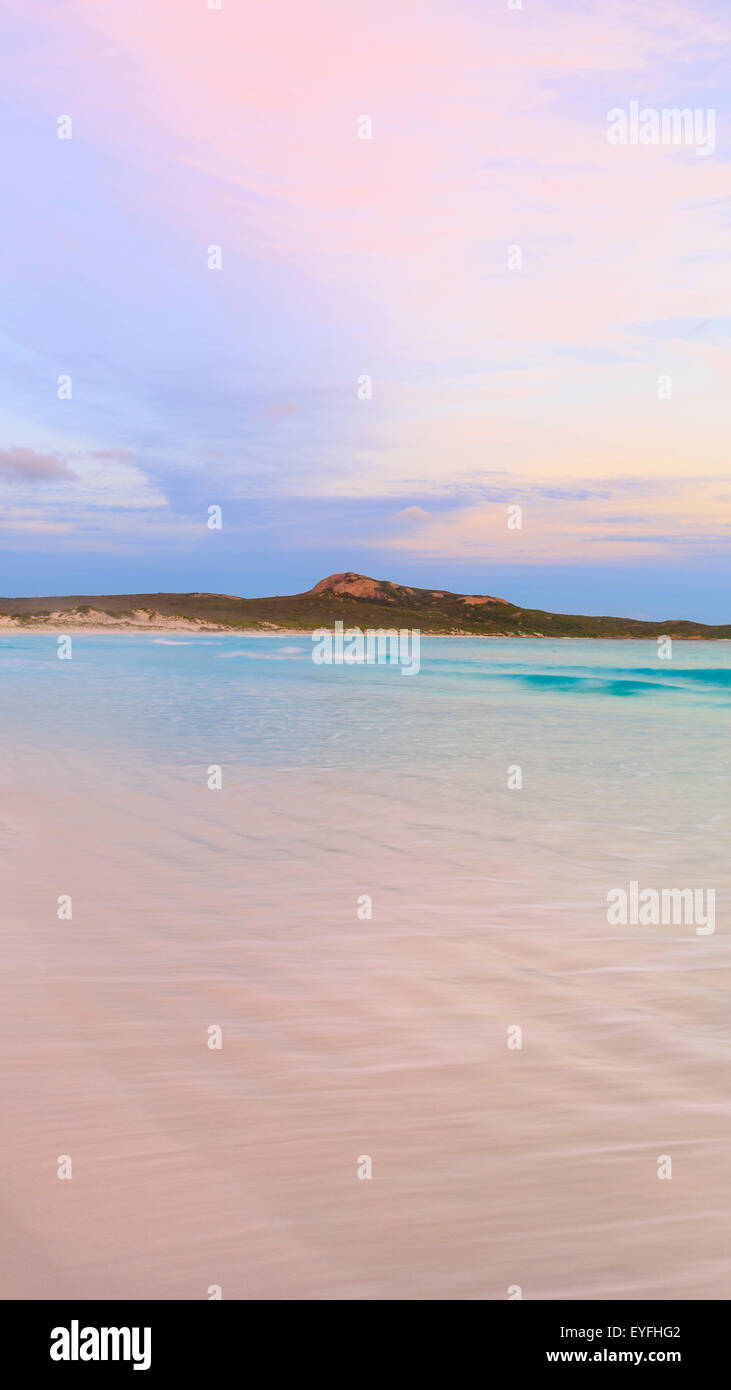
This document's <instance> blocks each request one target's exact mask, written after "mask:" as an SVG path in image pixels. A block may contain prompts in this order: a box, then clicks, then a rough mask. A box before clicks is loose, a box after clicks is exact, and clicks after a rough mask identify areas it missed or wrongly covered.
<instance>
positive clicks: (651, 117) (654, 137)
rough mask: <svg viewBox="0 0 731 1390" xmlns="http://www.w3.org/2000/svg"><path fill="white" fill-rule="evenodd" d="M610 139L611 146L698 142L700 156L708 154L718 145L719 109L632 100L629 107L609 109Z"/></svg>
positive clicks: (690, 143) (696, 145)
mask: <svg viewBox="0 0 731 1390" xmlns="http://www.w3.org/2000/svg"><path fill="white" fill-rule="evenodd" d="M607 121H608V122H609V125H608V128H607V140H608V141H609V144H610V145H691V146H693V145H695V152H696V154H697V155H701V156H702V157H705V156H706V155H709V154H713V152H714V150H715V148H716V112H715V109H714V108H713V107H712V106H709V107H707V108H706V110H705V111H704V110H703V108H702V107H700V106H695V107H690V106H684V107H682V108H679V107H676V106H662V107H660V109H659V110H658V108H657V107H655V106H643V107H641V106H640V103H639V102H638V101H631V102H630V104H629V109H628V110H627V111H625V110H624V108H623V107H622V106H615V107H613V109H612V110H611V111H608V112H607Z"/></svg>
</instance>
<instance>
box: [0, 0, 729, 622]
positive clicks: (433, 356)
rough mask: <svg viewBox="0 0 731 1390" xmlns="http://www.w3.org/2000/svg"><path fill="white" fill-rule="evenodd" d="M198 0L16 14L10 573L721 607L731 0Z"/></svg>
mask: <svg viewBox="0 0 731 1390" xmlns="http://www.w3.org/2000/svg"><path fill="white" fill-rule="evenodd" d="M216 3H217V0H154V3H153V2H151V0H47V2H46V3H43V2H42V0H24V3H23V5H20V6H13V7H11V8H7V9H6V10H5V13H4V17H3V19H2V21H1V23H0V30H1V37H2V46H3V52H4V57H5V63H4V69H5V74H4V81H3V84H2V89H1V90H0V115H1V116H2V132H3V146H4V148H3V171H4V174H3V182H4V185H5V194H6V196H5V208H4V214H3V219H2V228H1V229H0V238H1V239H2V242H3V254H2V256H0V305H1V306H2V307H1V308H0V351H1V352H2V358H3V370H2V373H1V380H0V557H1V558H0V592H2V593H3V594H5V595H26V594H61V593H86V594H94V593H110V592H156V591H180V590H184V591H188V590H196V591H200V590H204V591H220V592H225V593H233V594H242V595H250V596H253V595H260V594H270V593H291V592H300V591H302V590H304V589H307V588H309V587H311V586H312V585H313V584H314V583H315V582H316V581H317V580H318V579H320V578H322V577H323V576H324V575H326V574H328V573H331V572H334V571H340V570H346V569H354V570H357V571H359V572H361V573H365V574H370V575H374V576H376V577H378V578H384V579H391V580H394V581H396V582H399V583H407V584H412V585H419V586H423V587H438V588H451V589H454V590H457V591H461V592H469V593H480V592H482V593H491V594H498V595H501V596H503V597H506V598H508V599H510V600H512V601H514V602H517V603H520V604H521V605H525V606H530V607H535V608H546V609H555V610H557V611H568V612H586V613H616V614H623V615H627V616H636V617H646V618H653V619H662V618H665V617H675V618H677V617H688V618H694V619H697V620H700V621H707V622H729V621H731V599H730V598H729V593H730V589H731V586H730V585H729V560H728V543H729V535H730V533H731V466H730V465H729V445H728V441H729V435H730V428H729V427H730V426H731V389H730V387H731V383H730V376H729V367H730V365H731V239H730V227H731V181H730V180H729V174H730V173H731V158H730V151H731V120H730V118H729V116H730V113H729V105H730V103H731V98H730V97H729V91H728V70H729V67H728V64H729V57H730V56H731V8H729V5H728V3H727V0H692V3H687V0H686V2H685V3H682V4H677V3H675V0H643V3H642V4H638V3H637V0H632V3H627V4H624V3H623V2H622V0H612V4H611V5H607V4H606V3H605V0H577V3H572V0H550V3H549V2H548V0H523V3H522V5H520V4H519V0H512V3H511V0H368V3H367V4H366V5H356V4H344V3H343V0H220V4H221V7H220V8H217V7H216V8H209V4H212V5H214V6H215V5H216ZM633 102H637V103H638V104H639V109H640V110H641V111H643V112H646V113H647V112H650V115H649V116H645V117H643V121H644V126H643V129H644V132H645V136H646V138H644V137H643V139H642V140H639V139H638V141H637V142H636V143H631V142H629V137H628V142H627V143H619V142H614V141H613V140H610V138H608V134H609V129H610V126H611V125H612V124H613V125H614V127H615V128H617V125H618V118H617V117H616V115H615V116H614V117H612V118H611V120H610V113H611V112H614V113H616V112H617V111H619V112H622V113H629V112H630V109H631V103H633ZM686 108H689V109H690V110H692V111H698V112H699V113H700V116H701V122H700V124H698V122H697V121H696V123H695V125H693V127H692V129H691V128H690V127H689V128H686V127H685V125H683V127H682V132H681V134H682V138H681V136H680V135H679V134H678V132H677V131H676V132H675V134H676V137H677V138H675V139H671V138H670V137H668V138H665V139H664V140H663V139H658V140H657V141H655V139H654V136H653V130H654V127H653V123H652V122H653V119H654V118H653V117H652V113H653V112H658V113H659V112H661V111H662V110H672V109H675V110H680V109H686ZM709 112H711V113H712V117H710V118H709V117H708V114H707V113H709ZM709 119H710V120H712V122H713V125H712V127H711V125H709ZM658 121H659V117H658ZM668 130H670V127H668ZM711 133H712V138H710V137H711ZM216 248H217V249H216ZM212 506H216V507H220V508H221V521H222V524H221V526H220V528H218V529H216V528H213V529H212V528H211V527H210V526H209V524H208V523H209V508H210V507H212ZM515 507H519V508H520V509H521V510H520V513H519V514H516V513H515V512H512V513H511V512H510V511H509V509H510V508H515ZM516 515H518V516H519V519H520V522H521V525H520V526H516V525H515V524H514V523H513V524H512V525H508V518H509V517H510V516H512V517H513V518H515V516H516Z"/></svg>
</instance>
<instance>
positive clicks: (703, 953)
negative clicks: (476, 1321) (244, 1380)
mask: <svg viewBox="0 0 731 1390" xmlns="http://www.w3.org/2000/svg"><path fill="white" fill-rule="evenodd" d="M50 758H51V755H50V754H48V755H46V756H44V757H40V756H39V757H38V758H21V757H20V755H18V758H17V759H16V760H15V761H14V762H13V763H11V764H10V765H9V766H7V765H6V768H5V771H4V773H3V779H2V780H3V787H2V795H3V801H2V805H3V808H4V809H3V814H2V821H1V826H0V864H1V865H2V881H3V896H4V903H5V913H4V917H5V926H4V931H3V942H4V945H3V970H2V980H1V982H0V1006H1V1007H0V1015H1V1017H2V1023H1V1024H0V1027H1V1029H2V1051H3V1058H4V1066H3V1082H2V1108H3V1115H4V1122H3V1133H4V1136H5V1137H4V1141H3V1165H2V1168H3V1172H2V1183H0V1205H1V1207H2V1225H3V1230H4V1233H5V1235H4V1240H3V1248H2V1254H1V1255H0V1296H2V1297H3V1298H6V1299H8V1298H9V1299H13V1298H34V1297H35V1298H50V1297H54V1298H104V1299H106V1298H132V1299H136V1298H140V1299H142V1298H178V1299H201V1298H206V1297H207V1296H208V1290H209V1287H211V1286H213V1285H220V1286H221V1288H222V1292H223V1297H224V1298H227V1299H251V1298H273V1299H289V1298H298V1299H335V1300H337V1299H381V1298H385V1299H467V1300H470V1299H497V1300H500V1299H505V1298H506V1297H507V1296H508V1294H507V1291H508V1288H509V1287H510V1286H511V1285H520V1287H521V1288H522V1291H523V1297H524V1298H530V1299H545V1298H561V1299H579V1298H602V1297H608V1298H625V1299H645V1298H685V1299H705V1298H714V1299H720V1298H728V1297H729V1296H731V1255H730V1254H729V1239H728V1235H729V1217H728V1214H727V1213H728V1209H729V1198H730V1197H731V1177H730V1176H729V1162H728V1133H729V1123H728V1104H727V1097H728V1060H729V1038H728V1029H727V1000H728V994H729V986H730V985H731V979H730V973H729V950H728V939H727V938H726V937H725V936H724V925H723V922H722V921H721V922H719V926H718V927H717V931H716V934H715V935H714V936H711V937H706V938H699V937H696V936H695V935H693V933H692V931H689V930H688V929H682V930H681V929H677V930H676V929H672V928H667V927H665V928H655V929H653V928H645V929H643V930H642V931H641V932H640V931H638V929H637V928H632V927H627V928H611V927H609V926H608V925H607V923H606V920H605V917H604V913H605V910H606V906H605V900H606V890H607V881H608V880H607V867H606V863H602V862H600V861H598V860H596V859H594V860H592V859H591V857H589V858H588V859H587V862H585V863H584V865H583V867H579V868H578V869H577V866H576V863H574V862H572V861H571V858H570V856H562V855H561V854H560V853H558V854H557V853H555V852H553V851H551V852H550V853H549V852H547V853H546V854H545V855H544V856H543V857H540V856H536V855H532V856H530V858H529V862H527V863H525V864H519V863H517V862H516V861H515V859H514V858H513V859H512V860H511V858H510V857H509V856H506V855H505V853H504V850H503V846H502V844H501V842H500V832H501V825H500V820H499V818H498V817H497V816H496V815H495V814H494V813H489V812H487V811H486V813H485V818H484V822H483V823H482V824H481V825H480V826H479V827H477V826H475V825H474V824H473V825H471V826H470V825H468V824H464V825H460V824H457V823H455V821H454V818H453V816H452V815H451V812H450V811H448V809H447V808H446V807H441V806H440V805H439V804H431V805H423V804H422V805H419V804H418V803H416V802H415V800H414V798H413V797H412V796H410V795H409V793H408V788H404V789H399V788H398V787H397V788H394V787H393V786H391V787H389V788H388V790H386V788H384V786H383V784H382V780H381V779H379V778H378V776H377V775H375V774H373V775H369V774H363V773H360V774H355V773H354V774H353V775H352V776H350V777H343V775H342V774H339V773H335V772H327V771H325V770H323V771H321V772H317V771H312V770H310V771H306V772H305V771H302V770H297V771H287V770H279V771H271V772H265V771H263V770H258V771H252V772H247V770H246V769H239V770H238V771H237V772H235V773H233V774H231V775H227V778H226V784H225V786H224V790H223V791H221V792H220V793H217V792H211V791H209V790H208V789H207V788H206V785H205V776H204V773H203V772H202V770H201V769H200V768H191V769H182V770H180V771H179V772H178V773H176V774H175V775H174V776H173V775H172V774H171V773H165V772H161V771H160V770H158V769H153V770H150V769H145V768H144V766H142V765H140V766H139V767H135V768H132V767H129V766H124V767H119V766H113V765H112V764H111V763H107V764H105V763H104V761H103V759H97V760H95V761H92V760H89V761H87V762H85V763H82V762H80V761H79V760H78V758H76V757H74V756H72V755H71V754H68V755H64V753H63V751H62V750H61V751H59V750H57V751H56V754H55V756H54V757H53V759H52V761H49V759H50ZM624 833H625V837H626V844H625V845H624V846H623V841H622V832H621V831H618V838H617V843H616V845H615V846H614V853H615V854H616V856H617V858H618V859H621V855H622V852H623V848H624V849H625V850H626V852H627V853H628V854H629V853H630V849H631V837H630V832H629V830H628V831H626V832H624ZM564 834H565V831H563V830H561V829H560V828H559V830H558V831H557V836H556V842H557V843H558V844H560V843H561V841H562V836H563V835H564ZM700 853H702V847H699V854H700ZM700 862H702V861H701V860H699V863H700ZM707 874H708V869H707V868H706V876H705V877H703V878H701V879H700V881H701V882H706V881H708V879H707ZM655 877H656V878H657V875H655ZM609 881H610V882H618V883H621V882H623V881H624V878H623V875H622V873H621V872H615V874H614V877H612V878H610V880H609ZM649 881H650V882H652V881H653V878H652V876H649ZM665 881H667V879H666V880H665ZM63 893H68V894H71V895H72V899H73V918H72V920H71V921H59V920H58V918H57V915H56V903H57V898H58V896H59V894H63ZM362 894H370V895H371V896H372V898H373V917H372V920H360V919H359V917H358V915H357V900H358V897H359V895H362ZM516 1024H517V1025H519V1026H520V1027H521V1028H522V1030H523V1047H522V1050H510V1049H509V1048H508V1046H507V1032H508V1029H509V1027H510V1026H511V1025H516ZM211 1025H217V1026H218V1027H220V1028H221V1029H222V1042H223V1045H222V1048H221V1050H220V1051H215V1050H211V1049H209V1047H208V1046H207V1041H208V1029H209V1027H210V1026H211ZM64 1154H67V1155H70V1156H71V1159H72V1164H73V1177H72V1179H71V1180H70V1181H62V1180H59V1178H58V1177H57V1161H58V1158H59V1156H60V1155H64ZM664 1154H668V1155H670V1156H671V1157H672V1162H673V1176H672V1180H671V1181H661V1180H659V1179H658V1177H657V1161H658V1158H659V1156H660V1155H664ZM363 1155H369V1156H370V1157H371V1160H372V1169H373V1176H372V1179H371V1180H360V1179H359V1178H358V1176H357V1171H358V1163H359V1160H360V1158H361V1156H363Z"/></svg>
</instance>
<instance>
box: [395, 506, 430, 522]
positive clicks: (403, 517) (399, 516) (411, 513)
mask: <svg viewBox="0 0 731 1390" xmlns="http://www.w3.org/2000/svg"><path fill="white" fill-rule="evenodd" d="M393 519H394V521H431V512H427V511H425V510H424V508H423V507H404V509H403V511H402V512H396V515H395V516H394V518H393Z"/></svg>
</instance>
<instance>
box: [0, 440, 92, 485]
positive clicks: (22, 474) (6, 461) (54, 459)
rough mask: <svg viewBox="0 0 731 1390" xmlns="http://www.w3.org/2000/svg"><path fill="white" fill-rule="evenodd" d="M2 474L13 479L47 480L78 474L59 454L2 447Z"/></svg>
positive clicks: (73, 476) (0, 468)
mask: <svg viewBox="0 0 731 1390" xmlns="http://www.w3.org/2000/svg"><path fill="white" fill-rule="evenodd" d="M0 475H1V476H3V477H5V478H8V479H10V480H11V481H20V482H25V483H39V482H47V481H48V479H49V478H52V479H54V480H58V479H64V480H68V479H73V478H75V477H76V474H75V473H74V472H73V471H72V469H70V468H69V466H68V464H67V463H66V461H65V460H64V459H62V458H60V457H59V456H58V454H40V453H36V450H35V449H28V448H23V447H14V448H11V449H0Z"/></svg>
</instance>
